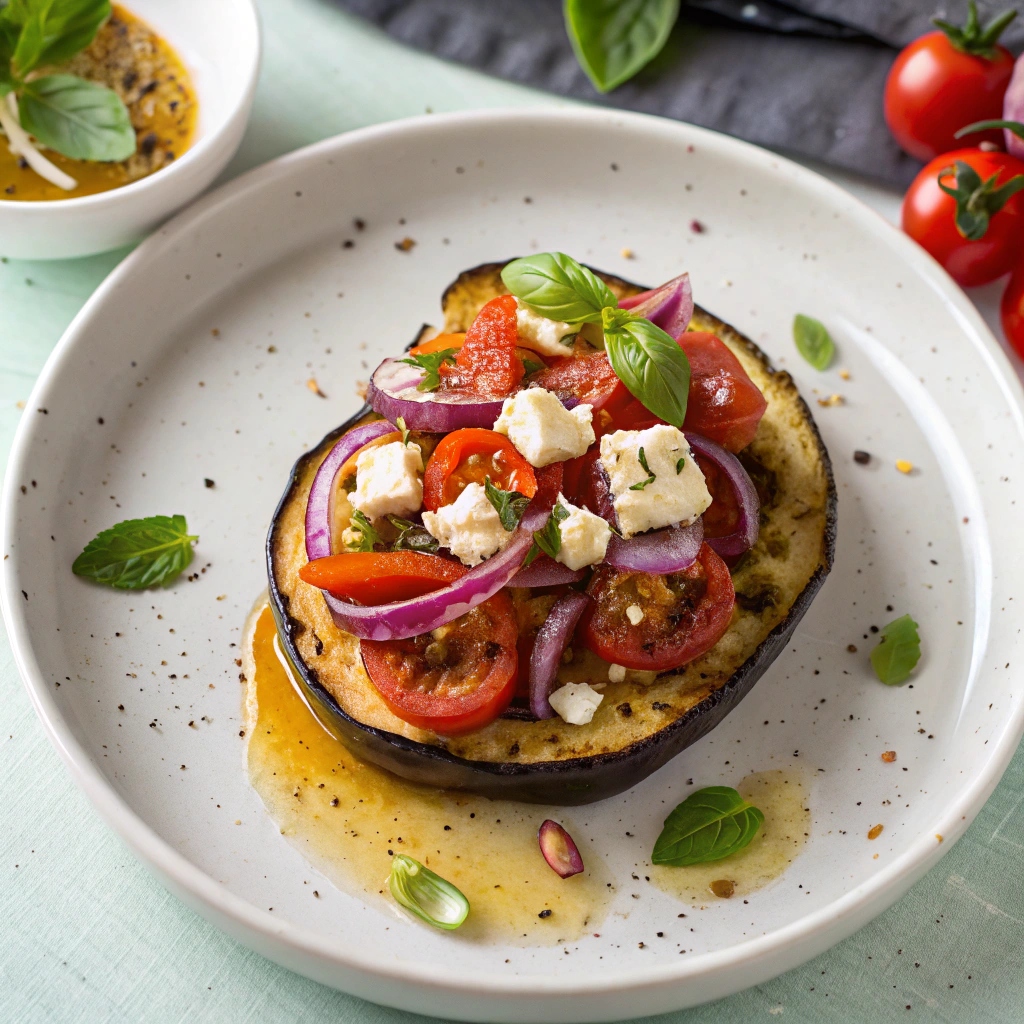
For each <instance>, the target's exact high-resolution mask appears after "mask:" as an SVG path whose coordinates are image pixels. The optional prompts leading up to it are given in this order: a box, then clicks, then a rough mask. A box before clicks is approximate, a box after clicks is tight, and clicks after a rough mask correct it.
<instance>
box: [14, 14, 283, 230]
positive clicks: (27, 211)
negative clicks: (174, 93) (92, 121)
mask: <svg viewBox="0 0 1024 1024" xmlns="http://www.w3.org/2000/svg"><path fill="white" fill-rule="evenodd" d="M232 2H233V3H234V4H236V5H237V8H238V14H239V15H243V16H244V17H246V18H247V19H248V28H249V30H250V32H251V35H252V40H253V45H252V47H251V50H250V54H249V64H248V66H247V67H246V69H245V73H244V77H243V81H242V88H241V91H240V92H239V94H238V100H237V102H236V103H235V104H234V106H233V107H232V108H231V109H230V110H229V111H227V113H226V114H225V116H224V119H223V120H222V121H221V123H220V124H219V125H218V126H217V128H216V130H215V131H213V132H211V133H210V134H209V135H204V136H203V137H202V138H201V139H199V140H198V142H196V143H195V145H192V146H189V148H188V149H187V150H186V151H185V153H184V154H183V155H182V156H181V157H179V158H178V159H177V160H174V161H173V162H172V163H171V164H170V166H169V167H161V168H160V169H159V170H157V171H154V172H153V173H152V174H147V175H146V176H145V177H142V178H136V180H135V181H130V182H128V184H127V185H119V186H117V188H110V189H107V190H106V191H104V192H93V193H91V194H90V195H87V196H72V197H70V198H68V199H27V200H26V199H3V198H2V197H0V216H6V215H15V216H17V215H19V214H15V213H14V211H19V213H20V215H21V216H24V217H32V216H40V215H41V214H42V213H43V212H44V211H48V210H71V211H75V212H77V211H81V210H86V209H93V208H96V207H100V206H103V205H113V204H116V203H118V202H121V201H126V197H134V196H138V195H140V194H142V193H143V192H145V191H149V190H152V189H153V188H162V187H163V186H162V185H160V184H154V182H166V181H169V180H171V179H172V177H175V178H176V177H180V176H181V175H182V174H183V173H185V171H187V170H189V169H190V168H191V167H192V166H193V165H194V164H196V163H199V162H200V161H201V160H204V159H205V158H206V155H207V152H208V151H209V150H210V149H212V148H213V146H214V145H215V144H216V143H217V141H218V140H219V139H220V138H221V137H222V136H223V135H224V133H225V132H226V131H228V130H229V128H230V127H231V125H232V123H233V122H234V120H235V118H236V117H237V116H238V114H239V112H240V111H241V110H244V109H245V108H246V107H247V105H248V103H249V99H250V97H251V96H252V94H253V91H254V90H255V88H256V81H257V79H258V77H259V73H260V62H261V60H262V56H263V33H262V31H261V27H260V18H259V11H258V9H257V7H256V0H232ZM125 6H126V7H128V8H129V10H130V2H129V3H128V4H125ZM140 20H141V21H143V22H145V21H146V19H145V18H141V17H140ZM146 24H147V25H148V22H146ZM177 49H178V48H177V46H175V51H177ZM179 59H180V58H179ZM200 98H201V97H200ZM179 168H184V170H181V171H179V170H178V169H179Z"/></svg>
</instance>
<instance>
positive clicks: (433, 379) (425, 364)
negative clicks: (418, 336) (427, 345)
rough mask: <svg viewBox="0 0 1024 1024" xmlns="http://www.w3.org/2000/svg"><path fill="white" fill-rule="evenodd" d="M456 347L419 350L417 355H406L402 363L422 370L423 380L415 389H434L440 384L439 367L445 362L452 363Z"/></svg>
mask: <svg viewBox="0 0 1024 1024" xmlns="http://www.w3.org/2000/svg"><path fill="white" fill-rule="evenodd" d="M458 351H459V350H458V349H457V348H444V349H441V351H440V352H421V353H420V354H419V355H415V356H408V357H407V358H406V359H403V360H402V362H403V363H408V364H409V365H410V366H416V367H419V369H421V370H422V371H423V380H421V381H420V382H419V384H417V385H416V390H417V391H436V390H437V389H438V387H439V386H440V384H441V374H440V373H439V371H440V369H441V367H442V366H443V365H444V364H445V363H454V362H455V356H456V354H457V353H458Z"/></svg>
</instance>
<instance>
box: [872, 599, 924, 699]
mask: <svg viewBox="0 0 1024 1024" xmlns="http://www.w3.org/2000/svg"><path fill="white" fill-rule="evenodd" d="M920 660H921V637H920V635H919V634H918V632H917V623H916V622H915V621H914V620H913V619H912V618H911V617H910V616H909V615H901V616H900V617H899V618H898V619H893V621H892V622H890V623H889V625H888V626H885V627H884V628H883V629H882V639H881V640H880V641H879V642H878V646H877V647H876V648H875V649H874V650H873V651H872V652H871V667H872V668H873V669H874V670H875V675H876V676H878V678H879V680H881V682H883V683H885V685H886V686H898V685H899V684H900V683H904V682H906V681H907V679H908V678H909V676H910V673H911V672H912V671H913V670H914V668H915V667H916V665H917V663H918V662H919V661H920Z"/></svg>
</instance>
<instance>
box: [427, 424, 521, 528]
mask: <svg viewBox="0 0 1024 1024" xmlns="http://www.w3.org/2000/svg"><path fill="white" fill-rule="evenodd" d="M487 477H490V478H491V483H492V484H494V486H495V487H500V488H501V489H502V490H503V491H518V492H519V493H520V494H525V495H526V497H527V498H532V497H533V496H534V495H535V494H536V493H537V475H536V473H534V470H533V466H531V465H530V464H529V463H528V462H527V461H526V459H524V458H523V457H522V455H520V454H519V452H518V451H517V450H516V447H515V445H514V444H512V442H511V441H510V440H509V439H508V438H507V437H505V435H504V434H498V433H496V432H495V431H493V430H485V429H484V428H483V427H464V428H463V429H462V430H453V431H452V432H451V433H450V434H447V435H446V436H445V437H444V438H443V439H442V441H441V442H440V443H439V444H438V446H437V447H436V448H435V449H434V453H433V455H431V456H430V458H429V459H428V460H427V466H426V469H425V470H424V472H423V505H424V507H425V508H428V509H429V510H430V511H431V512H436V511H437V510H438V509H439V508H440V507H441V506H442V505H450V504H451V503H452V502H453V501H455V499H456V498H458V496H459V495H460V494H461V493H462V492H463V491H464V490H465V489H466V486H467V485H468V484H473V483H476V484H483V482H484V481H485V480H486V479H487Z"/></svg>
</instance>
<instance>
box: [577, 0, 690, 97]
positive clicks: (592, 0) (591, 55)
mask: <svg viewBox="0 0 1024 1024" xmlns="http://www.w3.org/2000/svg"><path fill="white" fill-rule="evenodd" d="M678 14H679V0H565V27H566V30H567V31H568V33H569V39H570V40H571V42H572V47H573V49H574V50H575V51H576V59H577V60H578V61H579V62H580V66H581V67H582V68H583V70H584V71H585V72H586V73H587V77H589V79H590V80H591V82H593V83H594V88H596V89H598V90H599V91H600V92H610V91H611V90H612V89H614V88H616V87H617V86H620V85H622V83H623V82H625V81H627V80H628V79H630V78H632V77H633V76H634V75H635V74H636V73H637V72H638V71H639V70H640V69H641V68H642V67H643V66H644V65H645V64H647V63H649V62H650V61H651V60H653V59H654V57H656V56H657V55H658V54H659V53H660V52H661V49H662V47H663V46H664V45H665V43H666V42H667V40H668V37H669V33H670V32H671V31H672V26H673V25H674V24H675V23H676V17H677V16H678Z"/></svg>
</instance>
